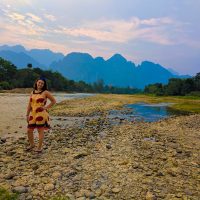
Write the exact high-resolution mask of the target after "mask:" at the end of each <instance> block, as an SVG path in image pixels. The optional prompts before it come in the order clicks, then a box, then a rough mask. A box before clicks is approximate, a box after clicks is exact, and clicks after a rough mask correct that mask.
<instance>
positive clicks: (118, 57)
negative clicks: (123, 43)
mask: <svg viewBox="0 0 200 200" xmlns="http://www.w3.org/2000/svg"><path fill="white" fill-rule="evenodd" d="M107 61H112V62H113V61H114V62H127V60H126V58H124V57H123V56H122V55H121V54H119V53H116V54H114V55H113V56H112V57H111V58H109V59H108V60H107Z"/></svg>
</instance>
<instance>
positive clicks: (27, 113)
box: [26, 93, 32, 116]
mask: <svg viewBox="0 0 200 200" xmlns="http://www.w3.org/2000/svg"><path fill="white" fill-rule="evenodd" d="M31 95H32V93H31ZM31 95H30V99H31ZM30 99H29V102H28V106H27V111H26V116H29V114H30V112H31V101H30Z"/></svg>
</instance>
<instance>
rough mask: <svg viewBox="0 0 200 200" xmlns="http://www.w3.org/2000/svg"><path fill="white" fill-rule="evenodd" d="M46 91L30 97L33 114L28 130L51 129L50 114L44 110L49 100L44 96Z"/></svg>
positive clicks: (31, 114)
mask: <svg viewBox="0 0 200 200" xmlns="http://www.w3.org/2000/svg"><path fill="white" fill-rule="evenodd" d="M43 92H44V91H42V92H39V93H36V92H35V91H33V92H32V94H31V96H30V104H31V112H30V115H29V121H28V129H35V128H37V129H45V130H48V129H49V128H50V125H49V114H48V112H47V110H44V109H43V107H44V106H45V104H46V102H47V100H46V99H45V98H44V96H43V95H42V93H43Z"/></svg>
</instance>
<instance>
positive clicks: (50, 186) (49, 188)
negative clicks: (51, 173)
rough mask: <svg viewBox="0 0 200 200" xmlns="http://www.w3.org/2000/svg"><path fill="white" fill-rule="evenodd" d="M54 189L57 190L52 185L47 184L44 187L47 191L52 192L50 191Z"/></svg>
mask: <svg viewBox="0 0 200 200" xmlns="http://www.w3.org/2000/svg"><path fill="white" fill-rule="evenodd" d="M54 188H55V186H54V185H53V184H52V183H49V184H46V185H45V186H44V190H45V191H50V190H53V189H54Z"/></svg>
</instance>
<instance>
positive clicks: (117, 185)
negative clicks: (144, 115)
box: [0, 114, 200, 200]
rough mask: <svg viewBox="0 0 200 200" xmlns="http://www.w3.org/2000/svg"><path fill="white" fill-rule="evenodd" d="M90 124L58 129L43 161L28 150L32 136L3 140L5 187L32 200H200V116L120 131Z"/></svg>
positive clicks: (0, 170)
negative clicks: (59, 199)
mask: <svg viewBox="0 0 200 200" xmlns="http://www.w3.org/2000/svg"><path fill="white" fill-rule="evenodd" d="M58 120H60V121H64V120H63V119H62V118H60V119H58ZM74 120H78V119H74ZM82 120H83V121H82V123H81V124H82V126H80V124H79V123H74V124H73V126H70V125H69V126H66V127H65V128H61V127H60V126H61V125H59V124H57V125H56V124H55V125H54V127H53V129H52V131H51V132H49V133H48V134H46V138H45V146H44V151H43V153H42V154H36V153H34V152H25V151H24V149H25V146H26V145H27V139H26V137H25V136H21V137H19V138H18V139H14V138H7V139H5V138H4V139H3V140H1V144H0V187H3V188H6V189H8V190H10V191H17V192H19V194H20V195H19V197H20V199H29V200H31V199H51V198H52V197H54V196H57V197H58V196H60V195H62V196H65V197H66V199H76V200H84V199H88V200H89V199H98V200H108V199H109V200H129V199H130V200H132V199H133V200H134V199H136V200H140V199H141V200H142V199H147V200H153V199H159V200H162V199H166V200H179V199H182V200H198V199H199V197H200V193H199V191H200V187H199V186H200V185H199V181H200V157H199V148H200V115H199V114H193V115H190V116H179V117H173V118H169V119H165V120H162V121H158V122H154V123H145V122H132V123H130V122H126V121H124V122H122V123H121V124H118V125H115V126H113V125H112V124H110V122H109V121H108V119H107V118H106V115H102V116H99V117H98V116H97V117H84V118H82ZM67 197H68V198H67Z"/></svg>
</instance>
